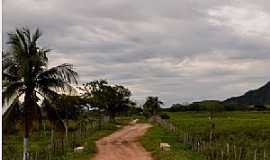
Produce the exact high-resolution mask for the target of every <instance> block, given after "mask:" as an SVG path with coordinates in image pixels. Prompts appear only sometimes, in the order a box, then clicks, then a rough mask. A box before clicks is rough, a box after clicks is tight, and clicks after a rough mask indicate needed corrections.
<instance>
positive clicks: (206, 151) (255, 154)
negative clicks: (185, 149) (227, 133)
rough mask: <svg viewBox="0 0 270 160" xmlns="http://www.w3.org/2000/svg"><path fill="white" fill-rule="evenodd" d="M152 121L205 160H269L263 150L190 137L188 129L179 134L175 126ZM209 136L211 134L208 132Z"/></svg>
mask: <svg viewBox="0 0 270 160" xmlns="http://www.w3.org/2000/svg"><path fill="white" fill-rule="evenodd" d="M152 121H154V122H155V123H157V124H159V125H160V126H161V127H163V128H165V129H167V130H168V131H170V132H172V133H174V134H175V135H176V136H177V137H178V138H179V141H180V142H181V143H183V144H185V145H189V146H190V147H191V149H192V150H193V151H195V152H200V153H202V154H203V155H205V157H206V158H207V160H270V156H269V152H267V150H266V149H265V148H263V149H261V148H260V149H259V148H258V147H256V146H255V147H244V146H237V145H235V144H231V143H228V142H225V143H221V144H218V143H215V142H214V141H213V139H211V138H210V137H211V136H209V139H208V140H207V139H205V138H203V137H202V136H201V135H192V134H191V131H190V130H189V129H186V130H185V131H181V133H180V132H179V131H180V129H179V128H178V127H177V125H175V124H173V123H171V122H168V121H166V120H164V119H161V118H160V117H159V116H155V117H153V118H152ZM209 134H210V135H211V134H213V133H211V131H210V133H209ZM212 136H213V135H212Z"/></svg>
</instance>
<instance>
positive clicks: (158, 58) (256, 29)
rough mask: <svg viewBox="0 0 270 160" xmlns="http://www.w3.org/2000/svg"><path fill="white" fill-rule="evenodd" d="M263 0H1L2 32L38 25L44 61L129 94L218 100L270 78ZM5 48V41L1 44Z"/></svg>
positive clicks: (268, 15) (269, 15)
mask: <svg viewBox="0 0 270 160" xmlns="http://www.w3.org/2000/svg"><path fill="white" fill-rule="evenodd" d="M269 6H270V4H269V2H265V1H263V0H259V1H256V3H255V2H254V1H252V0H248V1H241V0H228V1H217V0H207V1H197V0H184V1H179V0H173V1H164V0H150V1H143V0H139V1H127V0H110V1H106V0H100V1H83V0H81V1H80V0H79V1H76V2H74V1H71V0H58V1H55V0H8V1H7V0H5V1H3V39H4V40H6V39H7V35H6V32H9V31H13V30H14V28H15V27H20V26H29V27H31V28H36V27H39V28H40V29H41V30H42V31H43V33H44V36H43V38H42V41H41V45H42V46H44V47H49V48H52V49H53V51H52V52H51V53H50V55H49V58H50V65H51V66H53V65H57V64H59V63H65V62H68V63H72V64H74V66H75V68H76V69H77V71H78V72H79V74H80V80H81V82H82V83H83V82H86V81H91V80H94V79H99V78H104V79H108V80H110V81H112V82H113V83H120V84H123V85H126V86H128V87H129V88H130V89H131V90H132V92H133V97H134V99H136V100H138V101H139V102H143V100H144V98H145V96H149V95H157V96H160V97H161V99H162V100H164V101H165V102H166V105H170V104H172V103H176V102H184V101H194V100H201V99H224V98H226V97H228V96H232V95H234V96H235V95H238V94H241V93H242V92H244V91H246V90H248V89H250V88H255V87H258V86H260V85H262V84H263V83H265V82H266V81H268V80H269V79H270V76H269V75H270V74H269V73H270V71H269V70H267V68H269V67H270V53H269V52H270V36H269V35H270V33H269V31H268V29H269V27H270V7H269ZM4 47H6V45H4Z"/></svg>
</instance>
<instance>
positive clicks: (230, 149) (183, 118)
mask: <svg viewBox="0 0 270 160" xmlns="http://www.w3.org/2000/svg"><path fill="white" fill-rule="evenodd" d="M167 114H168V115H169V116H170V119H169V120H167V122H169V123H170V124H173V125H174V126H175V128H176V129H175V130H173V131H172V132H173V133H174V135H176V136H177V137H178V141H179V143H181V144H185V145H187V146H190V148H191V149H192V150H194V151H197V152H201V153H202V154H203V155H206V157H207V158H208V159H235V160H238V159H253V160H254V159H257V160H258V159H263V160H265V159H270V113H269V112H219V113H216V114H215V115H214V118H213V119H212V120H209V118H208V113H207V112H171V113H167Z"/></svg>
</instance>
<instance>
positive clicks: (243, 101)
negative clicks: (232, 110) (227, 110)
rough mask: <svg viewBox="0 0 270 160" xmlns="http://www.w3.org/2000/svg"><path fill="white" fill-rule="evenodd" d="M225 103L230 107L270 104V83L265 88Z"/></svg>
mask: <svg viewBox="0 0 270 160" xmlns="http://www.w3.org/2000/svg"><path fill="white" fill-rule="evenodd" d="M223 103H225V104H229V105H243V106H244V105H263V104H270V81H269V82H268V83H267V84H265V85H264V86H262V87H260V88H258V89H256V90H251V91H248V92H246V93H245V94H244V95H242V96H239V97H232V98H229V99H227V100H225V101H224V102H223Z"/></svg>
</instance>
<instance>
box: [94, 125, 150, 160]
mask: <svg viewBox="0 0 270 160" xmlns="http://www.w3.org/2000/svg"><path fill="white" fill-rule="evenodd" d="M149 127H151V125H150V124H147V123H137V124H130V125H127V126H125V127H123V128H122V129H120V130H119V131H116V132H114V133H113V134H111V135H110V136H107V137H104V138H102V139H100V140H98V141H97V142H96V144H97V150H98V153H97V154H96V155H95V156H94V158H93V159H92V160H153V158H152V157H151V155H150V153H149V152H147V151H146V150H145V149H144V148H143V146H142V145H141V144H140V143H139V142H138V138H139V137H141V136H142V135H143V134H144V133H145V131H146V130H147V129H148V128H149Z"/></svg>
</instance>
